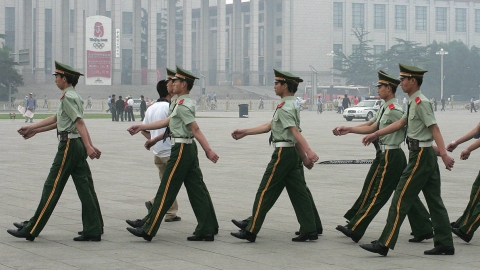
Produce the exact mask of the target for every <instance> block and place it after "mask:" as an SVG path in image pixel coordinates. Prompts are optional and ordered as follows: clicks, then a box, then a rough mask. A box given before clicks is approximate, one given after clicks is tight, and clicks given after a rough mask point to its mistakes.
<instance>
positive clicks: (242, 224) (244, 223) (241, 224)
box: [232, 219, 248, 229]
mask: <svg viewBox="0 0 480 270" xmlns="http://www.w3.org/2000/svg"><path fill="white" fill-rule="evenodd" d="M232 223H233V224H235V226H237V227H238V228H239V229H245V228H246V227H247V226H248V220H246V219H244V220H241V221H238V220H236V219H232Z"/></svg>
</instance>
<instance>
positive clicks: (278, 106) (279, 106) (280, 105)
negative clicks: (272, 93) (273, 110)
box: [277, 101, 285, 108]
mask: <svg viewBox="0 0 480 270" xmlns="http://www.w3.org/2000/svg"><path fill="white" fill-rule="evenodd" d="M283 104H285V101H284V102H282V103H280V104H278V105H277V108H281V107H282V106H283Z"/></svg>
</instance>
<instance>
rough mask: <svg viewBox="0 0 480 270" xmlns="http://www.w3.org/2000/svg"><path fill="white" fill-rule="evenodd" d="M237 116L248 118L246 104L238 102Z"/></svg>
mask: <svg viewBox="0 0 480 270" xmlns="http://www.w3.org/2000/svg"><path fill="white" fill-rule="evenodd" d="M238 117H240V118H248V104H238Z"/></svg>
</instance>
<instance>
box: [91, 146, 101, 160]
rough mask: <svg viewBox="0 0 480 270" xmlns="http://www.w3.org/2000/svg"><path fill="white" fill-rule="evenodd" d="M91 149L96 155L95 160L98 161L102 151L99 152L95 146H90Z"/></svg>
mask: <svg viewBox="0 0 480 270" xmlns="http://www.w3.org/2000/svg"><path fill="white" fill-rule="evenodd" d="M92 147H93V149H94V150H95V154H96V158H97V159H99V158H100V156H101V155H102V151H100V150H99V149H98V148H96V147H95V146H92Z"/></svg>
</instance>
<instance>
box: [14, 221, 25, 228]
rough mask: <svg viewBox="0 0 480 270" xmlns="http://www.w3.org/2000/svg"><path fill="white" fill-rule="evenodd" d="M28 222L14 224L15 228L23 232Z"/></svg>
mask: <svg viewBox="0 0 480 270" xmlns="http://www.w3.org/2000/svg"><path fill="white" fill-rule="evenodd" d="M27 224H28V220H25V221H22V222H14V223H13V226H15V227H17V229H19V230H21V229H23V227H25V226H27Z"/></svg>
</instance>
